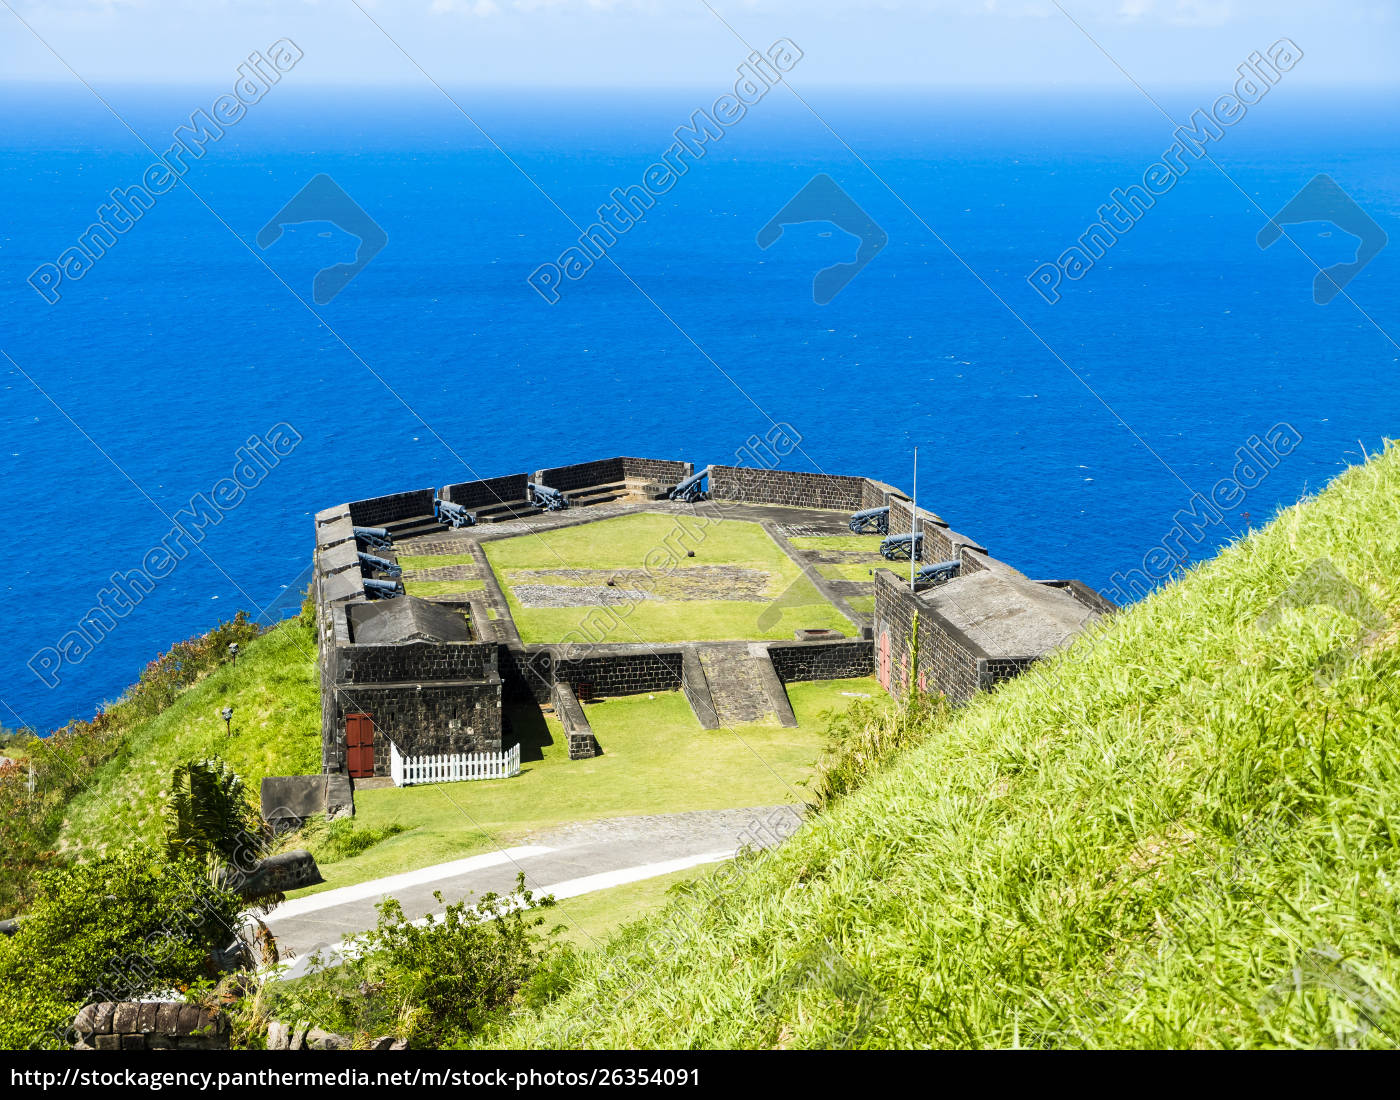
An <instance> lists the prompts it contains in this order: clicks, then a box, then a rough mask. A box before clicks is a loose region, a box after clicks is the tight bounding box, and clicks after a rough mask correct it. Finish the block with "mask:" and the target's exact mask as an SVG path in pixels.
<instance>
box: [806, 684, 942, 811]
mask: <svg viewBox="0 0 1400 1100" xmlns="http://www.w3.org/2000/svg"><path fill="white" fill-rule="evenodd" d="M947 718H948V701H947V700H946V699H944V698H943V696H942V695H927V694H921V693H918V692H914V693H911V694H910V695H909V696H908V697H907V698H906V699H905V700H904V701H903V702H902V703H901V704H891V703H890V701H889V700H887V699H859V700H857V701H856V702H855V703H854V704H853V705H852V706H851V707H850V708H849V709H848V710H846V711H843V712H840V713H837V714H835V715H832V716H831V717H829V719H828V721H827V751H826V754H825V755H824V756H823V757H822V758H821V759H820V760H819V761H817V774H816V775H815V776H814V777H813V779H812V791H813V793H814V794H815V795H816V798H817V804H818V805H819V806H826V805H829V804H830V803H832V802H834V801H835V800H836V799H838V798H840V797H841V796H842V795H844V794H848V793H850V792H851V791H853V790H855V789H856V788H857V787H859V786H861V785H862V784H863V783H865V782H866V780H868V779H869V778H870V777H871V776H872V775H874V774H875V773H876V772H877V771H879V770H880V768H882V767H883V766H884V765H885V764H886V763H887V762H888V761H889V760H890V759H891V758H892V757H893V756H895V755H896V754H897V753H899V752H901V751H902V750H904V749H907V748H909V747H911V746H913V745H917V744H918V743H919V742H921V741H923V740H925V739H926V738H927V737H929V736H930V734H931V733H932V732H933V731H935V730H937V729H939V728H941V727H942V726H943V725H944V724H945V723H946V721H947Z"/></svg>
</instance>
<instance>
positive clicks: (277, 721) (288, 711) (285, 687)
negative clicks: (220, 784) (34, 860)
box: [59, 619, 321, 851]
mask: <svg viewBox="0 0 1400 1100" xmlns="http://www.w3.org/2000/svg"><path fill="white" fill-rule="evenodd" d="M226 706H231V707H233V710H234V718H233V726H232V728H233V735H232V736H227V735H226V734H225V733H224V722H223V719H222V718H221V717H220V716H219V714H220V711H222V709H223V708H224V707H226ZM214 755H218V756H221V757H223V759H224V760H226V761H228V763H229V765H230V766H231V767H232V768H233V770H234V771H236V772H237V773H238V774H239V775H241V776H243V778H244V780H245V782H246V783H247V785H248V788H249V789H250V790H251V791H253V792H254V793H255V794H256V792H257V790H258V784H259V782H260V781H261V780H262V778H263V776H267V775H299V774H305V773H315V772H319V771H320V770H321V704H320V684H319V681H318V679H317V675H316V637H315V634H314V633H313V632H312V630H311V628H310V627H309V626H308V625H307V624H306V623H304V622H302V621H301V620H299V619H290V620H288V621H286V622H284V623H280V624H278V625H277V626H274V627H272V628H271V629H270V630H268V631H267V632H266V633H264V634H262V635H261V636H259V637H257V638H254V639H253V640H252V641H250V642H248V643H247V644H246V645H245V646H244V647H243V653H242V654H241V655H240V656H239V658H238V661H237V663H236V664H224V665H222V666H220V667H219V668H217V669H216V670H215V671H213V672H211V673H210V674H209V675H207V676H205V677H204V678H203V679H201V680H199V681H198V682H197V683H195V684H194V685H192V686H191V687H189V688H187V689H186V690H185V691H183V692H182V693H181V694H180V695H179V696H178V697H176V699H175V701H174V702H173V703H171V705H170V706H169V707H167V708H166V709H165V710H163V711H161V712H160V713H159V714H157V715H155V716H153V717H151V718H148V719H145V720H144V721H143V722H141V724H140V725H138V726H137V727H136V728H135V729H133V730H132V731H131V732H130V733H129V734H127V735H126V736H125V737H124V738H123V739H122V741H121V744H120V747H119V748H118V749H117V752H116V754H115V755H114V756H113V757H112V758H111V759H109V760H107V761H106V762H104V763H103V764H101V765H100V766H99V767H98V768H97V769H96V771H95V772H94V773H93V775H92V777H91V778H90V780H89V781H88V783H87V784H86V786H85V788H84V790H83V791H82V792H81V793H79V794H76V795H75V796H74V797H73V799H72V800H71V801H70V802H69V804H68V807H67V810H66V814H65V820H64V824H63V829H62V831H61V833H60V834H59V845H60V848H61V849H63V850H68V851H71V850H73V849H83V850H92V849H95V848H101V847H103V846H105V845H108V844H114V843H115V844H125V843H129V842H131V841H138V840H144V841H148V842H156V841H158V840H159V839H160V837H161V836H162V829H163V819H162V816H161V814H162V812H163V810H162V807H163V805H164V801H163V798H162V793H163V792H164V791H165V790H166V788H167V785H168V784H169V782H170V773H171V769H172V768H174V767H175V765H177V764H182V763H184V762H185V761H187V760H197V759H200V758H202V757H207V756H214Z"/></svg>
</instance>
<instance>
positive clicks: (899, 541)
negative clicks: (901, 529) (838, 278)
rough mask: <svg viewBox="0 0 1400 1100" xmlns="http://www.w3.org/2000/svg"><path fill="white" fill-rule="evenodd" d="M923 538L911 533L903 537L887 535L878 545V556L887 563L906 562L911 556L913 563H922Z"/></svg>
mask: <svg viewBox="0 0 1400 1100" xmlns="http://www.w3.org/2000/svg"><path fill="white" fill-rule="evenodd" d="M923 553H924V536H923V535H915V534H913V533H912V532H908V533H905V534H903V535H887V536H886V537H885V539H884V541H883V542H881V543H880V555H881V556H882V557H884V558H886V559H887V560H889V561H908V560H909V558H910V556H911V555H912V557H913V559H914V560H915V561H923Z"/></svg>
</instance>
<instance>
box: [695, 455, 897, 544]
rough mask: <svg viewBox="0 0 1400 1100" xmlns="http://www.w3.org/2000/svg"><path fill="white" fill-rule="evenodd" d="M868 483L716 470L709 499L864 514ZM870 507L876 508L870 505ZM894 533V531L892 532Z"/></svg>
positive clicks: (782, 473)
mask: <svg viewBox="0 0 1400 1100" xmlns="http://www.w3.org/2000/svg"><path fill="white" fill-rule="evenodd" d="M865 485H866V479H865V478H863V477H847V476H844V475H840V474H809V473H802V472H800V471H796V470H764V469H749V468H747V467H743V466H713V467H711V469H710V496H712V497H714V498H715V499H717V500H740V501H745V502H747V503H750V504H790V505H794V506H797V507H803V508H837V509H841V510H843V511H848V512H858V511H860V510H861V501H862V500H864V499H865V497H864V494H865ZM870 507H873V505H871V506H870ZM891 530H893V528H891Z"/></svg>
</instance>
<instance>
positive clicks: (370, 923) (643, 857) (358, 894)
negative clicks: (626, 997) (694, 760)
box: [264, 806, 801, 978]
mask: <svg viewBox="0 0 1400 1100" xmlns="http://www.w3.org/2000/svg"><path fill="white" fill-rule="evenodd" d="M800 815H801V808H800V807H795V806H754V807H749V808H747V809H741V810H701V811H696V812H693V813H684V814H658V815H653V816H649V817H624V818H612V819H608V820H605V821H594V822H578V823H574V824H570V825H565V826H561V827H559V828H556V829H552V830H549V831H547V832H544V833H540V834H537V835H535V836H532V837H530V838H529V843H526V844H521V845H517V846H515V847H512V848H503V849H500V850H498V851H494V852H488V853H485V854H483V855H478V856H471V857H469V858H467V859H461V860H455V861H453V862H451V863H440V864H437V865H436V866H433V867H424V868H422V869H421V870H418V871H408V872H405V873H404V874H400V875H391V876H389V877H388V878H380V879H374V880H372V881H370V882H363V883H360V884H358V885H355V886H344V887H341V888H340V889H338V890H327V891H325V892H323V893H320V894H312V895H310V896H308V897H303V898H296V899H294V900H292V901H289V902H286V903H284V904H283V905H280V906H278V907H277V908H276V909H274V910H273V911H272V913H271V914H269V915H268V916H267V917H266V918H264V919H265V921H266V924H267V926H268V928H269V929H271V931H272V933H273V935H274V936H276V937H277V946H278V950H279V951H280V952H281V955H282V958H283V960H284V961H286V960H289V959H290V960H293V961H292V965H291V966H289V967H287V968H285V969H284V971H283V972H282V974H281V977H283V978H294V977H299V976H301V975H302V974H305V973H308V972H309V971H310V970H311V969H312V967H311V965H310V956H311V955H313V954H319V955H320V956H321V958H322V960H323V962H324V963H326V964H333V963H334V962H335V961H336V960H337V959H338V958H339V957H340V955H341V953H342V951H343V950H344V948H343V946H342V942H341V941H343V940H346V939H348V938H350V937H352V936H354V935H356V934H357V933H360V932H365V931H368V930H369V929H371V928H373V927H374V926H375V924H376V923H377V921H378V914H377V913H376V912H375V906H376V905H377V904H378V903H379V902H380V901H381V900H382V899H383V898H386V897H394V898H397V899H398V900H399V903H400V904H401V905H402V906H403V909H404V914H405V915H406V916H407V917H409V918H410V919H417V918H421V917H426V916H429V915H436V914H439V913H441V912H442V910H443V908H444V906H445V905H447V904H451V903H453V902H457V901H461V900H462V899H464V898H467V897H469V896H470V895H473V894H475V895H477V896H480V895H481V894H484V893H486V892H487V891H495V892H496V893H498V894H505V893H509V892H510V891H511V890H512V889H514V887H515V878H516V875H517V874H519V873H521V872H524V874H525V884H526V886H527V887H528V888H529V889H530V890H532V891H534V892H535V893H536V894H553V895H554V896H555V898H556V899H558V900H559V901H560V902H561V903H562V904H561V906H560V911H559V912H560V917H561V918H562V919H563V920H564V921H565V922H566V923H567V920H568V904H567V901H566V899H567V898H571V897H578V896H579V895H581V894H587V893H592V892H593V891H595V890H606V889H609V888H611V887H614V886H621V885H625V884H626V883H629V882H640V881H642V880H644V879H648V878H655V877H656V876H658V875H666V874H671V873H672V872H674V871H681V870H685V869H687V868H689V867H696V866H700V865H701V864H705V863H716V862H719V861H721V860H725V859H729V858H731V857H732V856H733V855H734V853H735V852H736V851H738V850H739V849H740V848H743V847H755V848H759V847H771V846H773V845H775V844H778V843H781V842H782V841H783V840H785V839H786V838H787V837H788V836H791V835H792V833H793V832H795V831H796V830H797V828H798V827H799V825H800V824H801V816H800ZM435 891H441V893H442V896H443V901H442V902H441V903H440V902H438V901H437V900H436V899H435V898H434V897H433V894H434V892H435ZM581 930H582V931H583V932H584V933H587V932H588V931H589V930H588V929H587V928H586V927H584V928H582V929H581Z"/></svg>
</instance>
